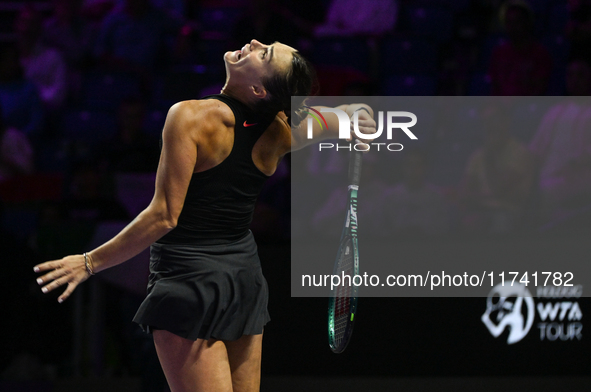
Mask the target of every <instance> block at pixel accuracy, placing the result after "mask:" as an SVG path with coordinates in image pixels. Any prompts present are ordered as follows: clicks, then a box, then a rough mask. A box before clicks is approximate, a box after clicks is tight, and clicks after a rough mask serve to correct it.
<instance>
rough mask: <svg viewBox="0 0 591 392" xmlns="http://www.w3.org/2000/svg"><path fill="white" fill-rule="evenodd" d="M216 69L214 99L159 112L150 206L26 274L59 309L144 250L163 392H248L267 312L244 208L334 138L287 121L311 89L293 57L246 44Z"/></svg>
mask: <svg viewBox="0 0 591 392" xmlns="http://www.w3.org/2000/svg"><path fill="white" fill-rule="evenodd" d="M224 62H225V65H226V84H225V86H224V88H223V90H222V93H221V94H218V95H213V96H208V97H205V98H203V99H201V100H194V101H185V102H180V103H177V104H175V105H173V106H172V107H171V108H170V110H169V112H168V115H167V117H166V122H165V124H164V129H163V133H162V141H163V143H162V153H161V157H160V163H159V166H158V171H157V175H156V189H155V194H154V198H153V200H152V202H151V203H150V205H149V206H148V207H147V208H146V209H145V210H144V211H142V212H141V213H140V214H139V215H138V216H137V218H135V220H133V221H132V222H131V223H130V224H129V225H128V226H127V227H126V228H125V229H123V230H122V231H121V233H119V234H118V235H117V236H115V237H114V238H113V239H111V240H110V241H108V242H106V243H105V244H103V245H101V246H99V247H98V248H96V249H94V250H92V251H90V252H88V253H85V254H83V255H72V256H67V257H64V258H63V259H61V260H54V261H48V262H45V263H42V264H39V265H37V266H35V267H34V270H35V271H36V272H45V275H43V276H41V277H40V278H39V279H38V283H39V284H40V285H43V288H42V290H43V292H45V293H47V292H50V291H52V290H55V289H57V288H58V287H61V286H67V288H66V289H65V291H64V292H63V293H62V294H61V295H59V297H58V301H59V302H63V301H64V300H65V299H66V298H68V297H69V296H70V295H71V294H72V292H73V291H74V289H75V288H76V286H77V285H78V284H80V283H81V282H83V281H85V280H86V279H88V278H89V276H90V275H92V274H94V273H97V272H100V271H102V270H104V269H107V268H109V267H112V266H115V265H117V264H120V263H123V262H124V261H126V260H128V259H130V258H131V257H133V256H135V255H137V254H138V253H140V252H141V251H142V250H143V249H145V248H147V247H148V246H151V247H150V280H149V284H148V295H147V297H146V299H145V300H144V302H143V303H142V304H141V306H140V308H139V310H138V312H137V314H136V315H135V317H134V321H135V322H136V323H138V324H139V325H140V326H141V327H142V328H143V329H144V330H145V331H147V332H150V333H153V337H154V343H155V345H156V351H157V353H158V357H159V360H160V363H161V365H162V368H163V370H164V374H165V376H166V379H167V381H168V384H169V386H170V388H171V390H172V392H195V391H208V392H217V391H220V392H221V391H224V392H226V391H234V392H250V391H258V390H259V384H260V367H261V347H262V333H263V327H264V325H265V324H266V323H267V322H268V321H269V314H268V312H267V299H268V293H267V283H266V281H265V278H264V277H263V275H262V273H261V267H260V262H259V258H258V255H257V247H256V244H255V241H254V239H253V236H252V233H251V232H250V230H249V224H250V222H251V219H252V215H253V210H254V205H255V201H256V198H257V196H258V194H259V192H260V190H261V187H262V185H263V182H264V181H265V179H267V178H268V177H269V176H270V175H272V174H273V172H274V171H275V169H276V168H277V164H278V163H279V161H280V160H281V158H282V157H283V156H284V155H285V154H286V153H288V152H289V151H291V150H294V149H298V148H301V147H303V146H305V145H306V144H310V143H311V142H314V141H315V142H317V141H318V140H322V139H326V138H336V137H337V135H338V119H337V117H336V115H334V114H330V113H327V114H325V118H326V121H327V123H328V128H324V129H322V128H321V127H320V126H319V125H318V124H314V127H315V128H314V130H313V131H314V135H315V136H316V137H315V140H309V139H307V137H306V134H307V129H306V121H302V119H303V118H302V117H303V115H301V113H303V110H298V111H297V113H293V115H292V113H290V107H291V96H306V95H309V94H310V91H311V89H312V86H313V83H314V77H313V69H312V67H311V66H310V65H309V63H308V62H307V61H306V60H304V59H303V58H302V56H301V55H300V54H299V53H298V52H297V51H296V50H295V49H293V48H291V47H289V46H287V45H284V44H281V43H279V42H276V43H273V44H272V45H263V44H261V43H260V42H258V41H256V40H252V41H251V42H250V43H249V44H246V45H245V46H244V47H243V48H242V49H241V50H237V51H234V52H226V53H225V55H224ZM339 108H340V109H342V110H344V111H346V112H347V113H348V114H349V115H352V114H353V113H354V112H355V111H356V110H359V109H361V108H365V110H360V111H359V113H360V115H359V118H360V130H361V132H363V133H374V132H375V122H374V121H373V119H372V117H373V113H371V114H370V112H371V108H369V107H368V106H366V105H343V106H340V107H339ZM290 123H291V124H293V125H294V127H293V131H292V128H291V127H290ZM298 124H299V126H298Z"/></svg>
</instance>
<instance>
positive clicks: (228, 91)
mask: <svg viewBox="0 0 591 392" xmlns="http://www.w3.org/2000/svg"><path fill="white" fill-rule="evenodd" d="M221 93H222V94H224V95H227V96H228V97H231V98H234V99H236V100H238V101H240V102H242V103H243V104H245V105H246V106H248V107H249V108H251V109H252V107H253V106H254V105H253V103H252V102H250V101H248V100H246V99H245V96H246V94H244V93H243V92H241V91H239V90H238V89H236V88H233V87H232V86H228V84H227V83H226V85H225V86H224V87H223V88H222V91H221Z"/></svg>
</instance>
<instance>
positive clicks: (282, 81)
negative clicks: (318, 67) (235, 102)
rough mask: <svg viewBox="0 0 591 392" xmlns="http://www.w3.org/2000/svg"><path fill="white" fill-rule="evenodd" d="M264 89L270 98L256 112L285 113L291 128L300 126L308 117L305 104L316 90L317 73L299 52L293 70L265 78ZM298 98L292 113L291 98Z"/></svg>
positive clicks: (259, 105)
mask: <svg viewBox="0 0 591 392" xmlns="http://www.w3.org/2000/svg"><path fill="white" fill-rule="evenodd" d="M262 84H263V87H265V89H266V90H267V92H268V96H269V97H268V98H267V99H262V100H260V101H259V102H257V104H256V105H255V111H257V112H262V113H265V114H269V115H276V114H277V113H279V112H281V111H282V112H284V113H285V115H286V116H287V122H288V124H290V125H291V126H298V125H299V124H300V122H301V121H302V120H303V119H304V118H305V117H306V116H305V113H304V108H303V106H304V104H305V101H306V98H307V97H308V96H309V95H310V94H312V91H313V89H315V88H316V86H317V82H316V73H315V71H314V68H313V67H312V65H311V64H310V62H308V60H306V59H305V58H304V57H302V55H301V54H300V53H299V52H294V53H293V58H292V61H291V69H289V70H288V71H287V72H286V73H284V74H283V73H277V74H275V75H273V76H271V77H266V78H263V80H262ZM292 96H293V97H297V99H298V100H299V102H296V104H295V106H296V110H294V111H293V112H292V110H291V106H292V102H291V97H292Z"/></svg>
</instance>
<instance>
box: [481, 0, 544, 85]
mask: <svg viewBox="0 0 591 392" xmlns="http://www.w3.org/2000/svg"><path fill="white" fill-rule="evenodd" d="M501 22H502V23H503V26H504V28H505V32H506V34H507V38H508V41H507V42H505V43H502V44H500V45H499V46H497V47H496V48H495V49H494V50H493V53H492V57H491V62H490V68H489V74H490V78H491V88H492V91H491V92H492V95H544V93H545V92H546V89H547V87H548V81H549V79H550V73H551V71H552V59H551V57H550V54H549V53H548V51H547V50H546V48H544V46H542V45H541V44H540V43H539V42H537V41H536V40H535V39H534V35H533V26H534V13H533V11H532V9H531V8H530V7H529V5H528V4H527V3H526V2H524V1H521V0H510V1H508V2H507V3H505V5H504V6H503V7H502V8H501Z"/></svg>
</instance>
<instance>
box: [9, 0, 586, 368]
mask: <svg viewBox="0 0 591 392" xmlns="http://www.w3.org/2000/svg"><path fill="white" fill-rule="evenodd" d="M0 20H2V23H1V27H0V114H1V115H0V208H1V212H0V229H1V230H2V233H3V236H4V238H5V240H4V241H5V242H6V244H8V245H7V249H10V250H11V251H12V254H11V252H10V251H8V252H7V253H6V255H5V257H6V258H7V260H8V259H18V258H19V257H20V258H22V257H25V256H23V255H28V256H26V257H28V258H29V260H28V263H26V264H27V266H28V265H34V264H35V263H37V262H40V261H43V260H48V259H51V258H56V257H61V256H63V255H65V254H70V253H74V252H82V251H85V250H87V249H86V248H85V247H86V246H87V244H88V243H89V241H90V239H91V237H92V235H93V232H94V230H95V228H96V226H97V225H99V224H101V222H105V221H112V220H120V221H128V220H130V219H132V218H133V216H134V215H135V213H137V212H138V211H139V210H141V208H143V206H144V205H143V204H142V203H144V204H145V203H147V202H149V200H150V196H151V194H152V192H153V177H150V174H153V173H154V172H155V170H156V167H157V165H158V159H159V152H160V151H159V138H160V132H161V129H162V126H163V123H164V119H165V117H166V112H167V110H168V108H169V107H170V105H171V104H173V103H174V102H176V101H179V100H184V99H197V98H199V97H201V96H203V95H206V94H212V93H213V94H215V93H219V91H220V89H221V87H222V85H223V82H224V65H223V60H222V56H223V54H224V53H225V51H227V50H236V49H238V48H240V47H242V46H243V45H244V44H245V43H247V42H249V41H250V40H251V39H253V38H256V39H258V40H259V41H261V42H264V43H271V42H273V41H280V42H283V43H286V44H288V45H291V46H293V47H295V48H297V49H299V50H300V52H302V53H303V54H304V55H305V56H306V57H308V58H309V59H311V61H312V62H313V63H314V65H315V66H316V69H317V73H318V76H319V83H320V86H319V88H320V89H319V94H320V95H334V96H341V95H351V96H363V95H397V96H406V95H409V96H411V95H414V96H433V95H444V96H450V95H453V96H462V95H472V96H481V95H499V96H544V95H553V96H565V97H574V96H588V95H589V94H590V93H591V1H589V0H568V1H567V0H529V1H526V0H510V1H502V0H431V1H429V0H366V1H362V2H361V1H353V0H322V1H312V0H297V1H296V0H286V1H278V0H251V1H246V0H219V1H214V0H201V1H197V0H45V1H41V0H39V1H34V2H32V1H25V0H22V1H11V2H0ZM518 109H519V110H520V112H519V113H520V116H517V117H516V116H513V113H515V111H516V110H518ZM507 113H511V114H507ZM502 114H505V115H506V117H507V118H506V119H505V121H506V126H504V123H499V121H496V122H490V121H487V119H488V118H492V117H495V118H498V117H499V116H500V117H502ZM530 115H531V116H530ZM476 116H477V117H478V118H479V119H480V121H481V124H482V126H480V127H479V131H478V135H476V136H474V135H473V133H474V132H473V131H472V130H468V129H466V130H464V131H462V130H455V131H454V132H452V133H445V132H443V133H442V132H440V131H439V130H437V129H435V128H436V127H434V128H433V132H434V135H435V136H433V137H431V138H430V143H427V144H425V145H421V146H420V148H414V149H410V150H409V151H408V153H407V154H404V158H403V159H399V160H396V161H395V162H394V163H393V164H392V167H387V168H386V169H384V165H383V164H382V163H383V162H380V161H379V158H375V157H374V158H370V157H368V158H367V159H366V162H365V169H364V170H365V174H364V186H365V187H366V188H365V189H366V190H367V191H366V194H368V195H374V196H375V198H378V199H379V200H372V201H371V202H370V201H368V202H366V203H365V206H364V207H360V208H364V209H366V213H365V216H366V218H365V219H366V221H367V224H368V225H370V226H373V227H375V228H377V229H380V230H386V231H388V230H394V231H395V232H397V233H401V232H405V233H421V234H437V233H449V232H452V231H455V232H458V231H459V232H480V233H508V232H509V233H510V232H514V231H515V230H519V229H521V228H524V227H529V228H540V227H549V226H553V225H560V224H562V222H569V221H572V220H573V217H574V218H577V219H579V218H580V217H581V216H583V215H585V214H588V213H589V208H588V206H589V203H590V202H589V200H591V197H590V196H591V128H590V127H589V125H591V124H589V121H590V119H591V104H589V103H588V102H586V101H585V100H584V99H578V100H568V99H566V100H565V101H564V102H563V103H560V104H556V105H552V106H549V107H546V106H544V105H539V106H537V107H534V108H532V107H526V108H516V107H513V106H511V104H510V103H509V104H508V105H507V106H501V107H499V106H498V105H497V106H495V105H489V106H483V107H480V108H478V110H477V111H476ZM530 117H533V118H535V119H537V122H535V121H531V119H530V120H527V119H528V118H530ZM516 119H517V120H516ZM524 119H525V120H524ZM520 121H522V122H523V121H525V122H527V121H529V123H528V127H525V126H524V127H522V128H520V127H521V125H520ZM534 122H535V123H534ZM487 124H488V125H487ZM492 124H495V126H492ZM525 128H527V129H529V131H526V132H524V131H520V129H525ZM308 154H309V158H307V159H308V161H307V165H306V170H308V172H309V174H311V175H312V176H317V177H318V176H320V177H321V176H322V175H332V174H336V175H338V174H339V173H340V174H341V175H342V170H343V169H342V168H343V167H345V166H346V162H343V161H338V159H337V160H335V161H332V162H331V161H330V160H329V161H328V162H323V163H322V164H320V163H318V162H317V160H318V159H319V158H318V156H317V155H315V154H313V153H312V152H308ZM289 163H290V158H289V157H288V158H287V159H285V160H284V162H282V164H281V166H280V167H279V168H278V170H277V173H276V174H275V175H274V176H273V177H272V178H271V180H269V181H268V183H267V185H266V187H265V189H264V191H263V194H262V195H261V197H260V200H259V203H258V205H257V211H256V214H255V221H254V222H253V231H255V232H257V234H258V235H257V238H258V240H259V241H260V242H265V241H267V242H273V241H282V240H288V239H289V237H290V197H291V193H290V179H291V168H290V164H289ZM380 170H381V172H380ZM384 170H385V171H386V172H387V173H390V174H391V173H394V174H393V175H389V174H388V175H385V174H384ZM129 175H132V176H134V175H135V176H137V178H138V180H137V181H132V182H130V181H129V180H128V179H129V178H130V177H129ZM130 183H132V184H133V186H129V184H130ZM317 189H318V190H319V192H320V191H321V192H324V193H323V195H324V196H325V197H326V200H325V201H324V206H319V207H318V208H316V209H314V210H310V211H306V213H308V214H309V216H310V217H311V221H310V222H308V223H305V224H302V226H301V228H302V229H305V230H308V229H311V230H314V231H315V232H318V233H325V232H334V231H331V230H332V229H331V227H334V225H335V223H334V222H336V221H338V225H340V224H342V222H341V220H342V211H341V209H340V208H341V207H340V206H344V203H345V197H346V194H344V193H343V192H342V191H334V192H333V191H332V190H330V189H328V188H327V187H326V185H325V181H318V187H317ZM130 192H131V193H130ZM142 192H143V194H145V195H146V196H145V197H136V195H137V194H141V193H142ZM146 200H147V202H146ZM382 205H388V206H390V207H389V208H388V209H387V210H384V209H382V208H381V206H382ZM372 209H373V212H372ZM384 211H385V212H384ZM304 226H305V227H304ZM337 232H339V231H338V229H337ZM23 249H26V252H23ZM20 261H21V262H22V260H20ZM58 354H59V349H58ZM61 354H62V356H65V355H66V353H64V352H61ZM2 360H3V361H5V360H6V358H2ZM5 364H6V362H2V363H0V365H5Z"/></svg>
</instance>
